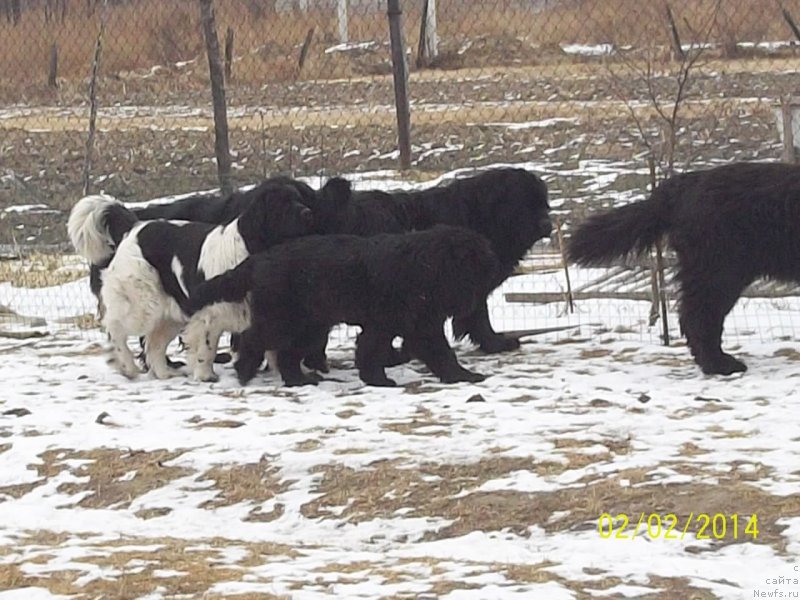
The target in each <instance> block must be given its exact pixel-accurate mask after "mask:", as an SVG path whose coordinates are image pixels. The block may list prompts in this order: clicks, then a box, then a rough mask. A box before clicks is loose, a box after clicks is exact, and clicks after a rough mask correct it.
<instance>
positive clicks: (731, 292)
mask: <svg viewBox="0 0 800 600" xmlns="http://www.w3.org/2000/svg"><path fill="white" fill-rule="evenodd" d="M679 259H680V256H679ZM709 272H713V271H709V270H708V269H707V268H705V267H704V268H703V272H702V273H697V274H695V273H694V271H693V270H687V269H683V270H682V271H681V272H679V273H678V279H679V280H680V281H681V304H680V311H679V312H680V326H681V330H682V331H683V333H684V335H685V336H686V341H687V343H688V345H689V349H690V351H691V353H692V356H694V359H695V362H696V363H697V364H698V365H699V366H700V368H701V369H702V370H703V373H705V374H707V375H711V374H718V375H731V374H733V373H741V372H743V371H746V370H747V365H745V364H744V363H743V362H742V361H740V360H738V359H736V358H734V357H733V356H731V355H730V354H727V353H725V352H723V351H722V331H723V324H724V321H725V317H726V315H727V314H728V313H729V312H730V310H731V309H732V308H733V306H734V304H736V301H737V300H738V299H739V295H740V294H741V292H742V290H744V288H745V287H746V285H747V283H748V282H747V281H745V280H743V279H742V278H740V277H737V276H736V275H732V276H731V275H727V276H726V273H725V272H724V270H718V271H717V272H716V273H715V275H714V276H712V277H709V275H708V273H709Z"/></svg>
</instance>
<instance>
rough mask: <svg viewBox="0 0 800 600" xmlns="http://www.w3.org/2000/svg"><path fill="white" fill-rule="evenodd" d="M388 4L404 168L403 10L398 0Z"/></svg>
mask: <svg viewBox="0 0 800 600" xmlns="http://www.w3.org/2000/svg"><path fill="white" fill-rule="evenodd" d="M388 5H389V10H388V14H389V36H390V38H391V43H392V73H393V74H394V102H395V107H396V109H397V145H398V147H399V150H400V168H401V169H403V170H405V169H408V168H410V167H411V107H410V106H409V104H408V64H407V63H406V51H405V44H404V43H403V21H402V15H403V11H402V10H401V9H400V0H388Z"/></svg>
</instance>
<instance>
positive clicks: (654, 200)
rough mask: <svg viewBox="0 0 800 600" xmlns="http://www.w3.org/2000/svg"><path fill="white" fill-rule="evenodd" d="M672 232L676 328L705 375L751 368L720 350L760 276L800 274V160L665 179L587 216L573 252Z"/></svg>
mask: <svg viewBox="0 0 800 600" xmlns="http://www.w3.org/2000/svg"><path fill="white" fill-rule="evenodd" d="M662 236H667V237H668V239H669V242H670V244H671V246H672V247H673V248H674V249H675V252H676V254H677V257H678V272H677V280H678V282H679V284H680V296H681V298H680V308H679V312H680V325H681V330H682V331H683V333H684V334H685V335H686V339H687V341H688V344H689V348H690V349H691V352H692V355H693V356H694V358H695V361H696V362H697V364H698V365H700V368H701V369H702V370H703V372H704V373H719V374H722V375H729V374H731V373H736V372H740V371H745V370H746V369H747V367H746V366H745V364H744V363H742V362H741V361H739V360H737V359H736V358H734V357H733V356H731V355H729V354H726V353H725V352H723V351H722V348H721V338H722V329H723V322H724V320H725V316H726V315H727V314H728V312H730V310H731V308H733V306H734V304H736V301H737V300H738V298H739V296H740V295H741V293H742V291H743V290H744V289H745V287H747V286H748V285H749V284H750V283H751V282H753V280H755V279H757V278H759V277H770V278H774V279H777V280H782V281H795V282H796V281H800V166H796V165H788V164H779V163H736V164H731V165H726V166H724V167H717V168H713V169H709V170H706V171H695V172H689V173H685V174H683V175H677V176H675V177H672V178H670V179H667V180H665V181H664V182H662V183H661V184H660V185H659V186H657V187H656V189H655V190H654V191H653V193H652V195H651V196H650V198H649V199H648V200H645V201H643V202H636V203H633V204H629V205H627V206H623V207H620V208H616V209H614V210H612V211H610V212H608V213H606V214H603V215H597V216H593V217H590V218H589V219H588V220H587V221H586V222H585V223H583V224H582V225H581V226H579V227H578V228H577V230H576V231H575V233H574V234H573V235H572V239H571V240H570V242H569V250H568V253H569V257H570V258H571V259H572V260H574V261H576V262H578V263H580V264H582V265H601V264H603V263H606V262H607V261H610V260H612V259H615V258H618V257H622V256H624V255H626V254H628V253H630V252H638V253H642V252H644V251H645V250H647V249H649V248H652V247H653V245H654V244H655V242H656V241H657V240H658V239H659V238H661V237H662Z"/></svg>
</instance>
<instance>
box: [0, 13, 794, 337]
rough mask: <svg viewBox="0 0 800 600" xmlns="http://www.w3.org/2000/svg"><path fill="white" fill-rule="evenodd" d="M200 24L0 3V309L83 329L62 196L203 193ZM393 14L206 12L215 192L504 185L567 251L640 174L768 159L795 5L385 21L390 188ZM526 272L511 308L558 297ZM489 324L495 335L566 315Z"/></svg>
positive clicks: (640, 185) (522, 311) (634, 195)
mask: <svg viewBox="0 0 800 600" xmlns="http://www.w3.org/2000/svg"><path fill="white" fill-rule="evenodd" d="M202 4H203V2H202V1H198V0H106V1H98V0H0V48H2V52H0V72H2V73H3V77H2V78H0V248H2V255H3V258H4V260H3V261H2V262H0V280H3V281H4V283H0V304H2V305H4V306H6V307H8V308H9V309H13V311H15V312H16V313H21V314H27V315H31V316H35V317H39V316H41V317H44V318H45V319H51V318H53V315H52V314H51V313H53V311H52V310H50V309H49V308H42V307H43V306H44V307H50V308H53V307H56V306H57V307H58V310H57V311H56V312H55V313H54V314H57V317H58V319H61V320H66V321H68V322H69V323H70V324H74V323H78V324H81V323H84V324H86V323H91V318H89V316H90V315H91V314H92V313H93V312H94V301H93V299H92V298H91V295H90V294H89V292H88V285H87V284H86V282H85V281H84V280H83V279H81V278H82V277H83V276H84V274H85V267H84V265H82V264H81V263H80V261H76V260H74V258H72V257H65V256H64V255H65V254H69V253H71V249H70V248H69V245H68V243H67V241H66V229H65V223H66V218H67V215H68V212H69V209H70V208H71V207H72V205H73V204H74V203H75V201H76V200H77V199H78V198H79V197H80V196H81V195H82V194H83V191H84V186H85V185H86V186H87V187H88V189H89V190H90V191H93V192H96V191H100V190H103V191H105V192H107V193H109V194H112V195H114V196H116V197H118V198H119V199H121V200H123V201H126V202H141V201H147V200H150V199H154V198H160V197H164V196H169V195H173V194H181V193H188V192H193V191H199V190H206V189H213V188H215V187H217V186H218V185H219V178H218V172H217V161H216V159H215V134H214V111H213V107H212V102H211V98H212V93H211V89H210V85H209V61H208V57H207V55H206V44H205V40H204V36H203V30H202V26H201V12H202ZM392 4H393V3H392V2H387V1H386V0H214V1H213V8H214V12H215V21H216V32H217V36H218V39H219V43H220V46H221V55H222V59H221V62H222V68H223V70H224V78H225V94H226V106H227V120H228V127H229V134H228V141H229V146H230V157H231V180H232V183H233V185H235V186H241V185H247V184H252V183H255V182H257V181H259V180H260V179H262V178H264V177H265V176H269V175H273V174H276V173H289V174H292V175H295V176H298V177H303V178H307V181H309V182H310V183H312V185H317V184H319V182H320V181H321V180H322V179H324V178H325V177H328V176H331V175H344V176H345V177H348V178H350V179H352V180H353V181H354V184H355V185H356V187H379V186H380V187H385V188H391V187H393V186H405V187H407V186H409V185H428V184H429V183H430V182H432V181H435V180H437V178H442V177H443V178H447V177H452V176H460V175H464V174H469V173H470V172H472V171H474V170H477V169H481V168H485V167H489V166H491V165H499V164H503V165H509V164H511V165H519V166H523V167H526V168H530V169H532V170H534V171H536V172H538V173H540V174H541V175H542V176H543V177H544V178H545V179H546V180H547V182H548V185H549V187H550V190H551V195H552V205H553V214H554V215H555V216H556V217H557V218H558V219H559V220H560V222H561V223H562V226H563V230H564V234H565V235H568V232H569V228H570V224H571V223H572V222H573V220H576V219H582V218H583V217H584V216H585V214H586V212H587V211H591V210H596V209H601V208H606V207H608V206H610V205H611V204H612V203H618V202H624V201H630V200H636V199H639V198H641V197H643V196H644V195H645V193H646V190H647V188H648V185H649V183H650V169H649V167H648V160H652V161H653V162H654V164H655V167H656V172H657V174H658V175H659V176H663V175H664V174H668V173H670V172H672V171H673V170H684V169H687V168H701V167H705V166H709V165H712V164H717V163H721V162H730V161H734V160H746V159H747V160H760V159H765V160H767V159H776V158H779V157H781V155H782V152H783V149H782V146H781V144H780V140H779V129H778V126H777V124H776V117H775V107H776V103H777V102H778V101H779V100H780V99H781V98H782V97H785V96H789V95H791V94H792V93H793V92H794V90H795V89H797V87H798V83H799V82H800V76H799V75H798V71H797V67H798V66H800V50H798V40H799V39H800V30H799V29H798V28H797V26H796V24H795V23H796V21H795V19H800V0H783V1H776V0H769V1H768V0H749V1H747V2H742V1H739V0H665V1H662V0H657V1H654V2H641V1H639V0H402V1H400V2H398V3H397V4H398V8H399V9H400V11H401V14H400V15H398V17H399V24H400V27H401V29H400V31H401V32H402V40H403V42H404V55H405V64H406V66H407V68H408V75H407V93H408V102H409V107H410V130H409V131H408V136H409V140H410V157H409V163H410V164H409V165H408V168H407V169H402V170H400V166H401V164H400V159H401V148H399V147H398V138H401V139H402V134H403V132H402V131H398V124H397V123H398V121H397V104H396V100H397V97H396V87H395V81H397V80H396V79H395V78H394V77H393V68H397V67H398V64H397V61H395V62H394V63H393V61H392V51H391V36H390V26H389V22H390V21H389V14H388V13H389V12H391V11H390V10H389V7H390V5H392ZM395 12H396V11H395ZM98 44H99V47H100V52H99V53H98V51H97V50H98ZM96 56H99V60H98V61H97V79H96V81H95V82H94V83H95V94H96V110H97V119H96V132H95V134H94V139H93V142H92V144H91V146H89V145H87V136H88V130H89V116H90V95H89V87H90V79H91V73H92V67H93V63H94V62H95V57H96ZM90 148H91V155H92V160H91V163H90V165H89V167H90V168H89V170H88V179H87V181H86V182H84V169H85V167H86V164H87V163H86V159H87V154H88V153H89V149H90ZM546 250H548V251H550V252H551V253H552V256H551V258H552V260H544V261H541V260H540V259H538V258H536V257H532V258H531V259H530V260H529V261H527V262H526V265H523V267H524V268H527V269H528V270H531V271H537V269H538V274H537V273H534V275H532V276H531V277H530V278H529V279H526V278H520V279H519V280H518V281H517V282H516V283H515V284H514V285H513V286H512V287H513V289H512V290H511V291H513V292H525V291H526V288H525V286H530V287H529V289H527V291H542V289H544V288H546V287H547V286H550V287H549V290H550V291H551V292H552V291H555V292H560V291H562V290H563V289H565V279H564V272H563V269H562V268H561V265H560V264H559V255H558V241H557V240H555V241H554V242H553V244H552V245H551V246H549V247H546ZM542 262H543V263H545V266H544V267H542V266H541V264H540V263H542ZM537 265H539V266H538V267H537ZM596 276H597V274H592V275H591V277H596ZM525 277H527V276H525ZM581 277H590V275H589V274H585V273H581V272H576V273H574V274H573V281H572V285H573V286H574V287H576V288H581V287H582V286H583V287H584V288H586V289H589V287H591V285H590V284H591V281H590V280H588V279H585V280H581ZM533 281H535V283H526V282H533ZM587 286H588V287H587ZM503 292H504V293H505V292H508V289H506V290H503ZM787 294H788V292H787ZM784 295H786V294H784ZM48 298H50V300H48ZM48 302H49V304H48ZM781 302H784V300H781ZM59 303H60V304H59ZM645 304H646V303H645ZM502 310H503V311H505V312H503V313H502V314H499V315H493V317H497V318H498V319H503V318H504V317H505V316H508V315H510V322H509V325H510V326H506V327H505V328H506V329H508V328H512V327H516V326H524V325H527V324H528V322H529V321H530V320H531V315H533V316H534V320H535V318H536V316H537V315H539V314H540V311H543V310H545V311H550V313H552V314H550V316H554V315H555V316H558V315H563V314H564V310H565V309H564V305H563V303H560V302H559V303H556V304H555V305H554V304H552V303H551V304H550V305H548V306H547V307H545V306H544V305H541V306H540V305H536V306H532V305H529V304H520V303H517V304H514V303H509V304H508V305H507V306H505V307H504V308H503V309H502ZM594 310H599V311H601V312H600V313H597V312H595V313H594V314H593V315H592V316H591V317H589V316H587V317H586V318H587V319H594V320H603V319H604V316H608V315H604V314H603V313H602V311H615V310H616V311H620V310H622V309H620V308H619V305H614V306H613V307H610V306H608V307H605V308H603V307H599V308H596V309H594ZM647 312H648V307H647V306H644V308H643V310H639V309H638V308H636V309H631V310H629V309H624V310H622V313H624V314H621V316H619V318H616V317H614V318H612V319H611V320H612V321H614V320H616V321H620V322H621V323H623V324H625V323H628V324H632V323H641V322H643V321H646V320H647ZM87 315H89V316H87ZM751 317H752V315H751ZM500 328H503V327H502V326H501V327H500ZM792 333H793V330H792ZM648 335H650V334H648ZM655 335H657V332H656V333H655Z"/></svg>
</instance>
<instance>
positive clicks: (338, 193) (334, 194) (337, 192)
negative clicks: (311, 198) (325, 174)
mask: <svg viewBox="0 0 800 600" xmlns="http://www.w3.org/2000/svg"><path fill="white" fill-rule="evenodd" d="M320 193H321V195H322V197H323V198H324V199H325V201H326V203H330V204H331V205H333V206H334V208H335V209H336V210H337V211H339V210H341V209H343V208H345V207H346V206H347V205H348V204H349V202H350V198H351V196H352V195H353V190H352V186H351V185H350V182H349V181H347V180H346V179H344V178H343V177H333V178H332V179H329V180H328V181H327V183H326V184H325V185H324V186H323V188H322V189H321V190H320Z"/></svg>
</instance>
